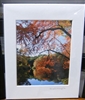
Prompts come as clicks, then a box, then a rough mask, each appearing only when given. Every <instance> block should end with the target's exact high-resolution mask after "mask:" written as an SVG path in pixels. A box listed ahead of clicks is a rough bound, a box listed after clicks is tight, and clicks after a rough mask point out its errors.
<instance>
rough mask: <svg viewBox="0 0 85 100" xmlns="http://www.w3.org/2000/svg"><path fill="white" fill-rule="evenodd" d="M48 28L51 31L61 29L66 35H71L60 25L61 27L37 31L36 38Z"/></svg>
mask: <svg viewBox="0 0 85 100" xmlns="http://www.w3.org/2000/svg"><path fill="white" fill-rule="evenodd" d="M49 30H51V31H54V30H62V31H63V32H65V33H66V35H68V36H69V37H70V38H71V35H70V34H69V33H68V32H67V31H66V30H65V29H64V28H63V27H61V28H49V29H46V30H43V31H41V32H40V33H39V35H38V36H36V38H38V37H39V36H40V35H41V34H42V33H43V32H46V31H49Z"/></svg>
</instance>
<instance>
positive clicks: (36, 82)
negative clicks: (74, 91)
mask: <svg viewBox="0 0 85 100" xmlns="http://www.w3.org/2000/svg"><path fill="white" fill-rule="evenodd" d="M28 81H29V82H30V84H31V85H63V83H62V82H57V83H55V82H53V81H47V80H45V81H40V80H38V79H28Z"/></svg>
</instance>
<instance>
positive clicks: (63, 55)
mask: <svg viewBox="0 0 85 100" xmlns="http://www.w3.org/2000/svg"><path fill="white" fill-rule="evenodd" d="M45 51H52V52H55V53H57V54H59V55H61V56H63V57H65V58H67V59H68V60H69V57H67V56H65V55H64V54H62V53H60V52H57V51H54V50H51V49H49V50H44V51H42V52H40V53H39V54H41V53H43V52H45Z"/></svg>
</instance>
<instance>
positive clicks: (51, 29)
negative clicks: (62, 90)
mask: <svg viewBox="0 0 85 100" xmlns="http://www.w3.org/2000/svg"><path fill="white" fill-rule="evenodd" d="M71 30H72V21H71V20H17V21H16V34H17V35H16V36H17V84H18V85H66V84H68V81H69V62H70V44H71Z"/></svg>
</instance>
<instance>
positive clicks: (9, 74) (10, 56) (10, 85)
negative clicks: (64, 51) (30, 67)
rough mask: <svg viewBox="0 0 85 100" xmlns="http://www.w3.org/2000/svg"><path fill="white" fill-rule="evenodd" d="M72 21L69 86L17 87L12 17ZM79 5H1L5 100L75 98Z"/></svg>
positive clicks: (81, 12) (78, 65)
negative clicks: (2, 9) (3, 39)
mask: <svg viewBox="0 0 85 100" xmlns="http://www.w3.org/2000/svg"><path fill="white" fill-rule="evenodd" d="M20 19H23V20H26V19H27V20H73V22H72V39H71V57H70V72H69V85H66V86H65V85H64V86H53V85H52V86H51V85H50V86H17V83H16V70H17V69H16V20H20ZM83 23H84V5H83V4H80V5H79V4H77V5H76V4H71V5H70V4H66V5H65V4H58V5H57V4H5V5H4V32H5V68H6V99H28V98H77V97H78V94H79V81H80V71H81V57H82V44H83Z"/></svg>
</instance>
